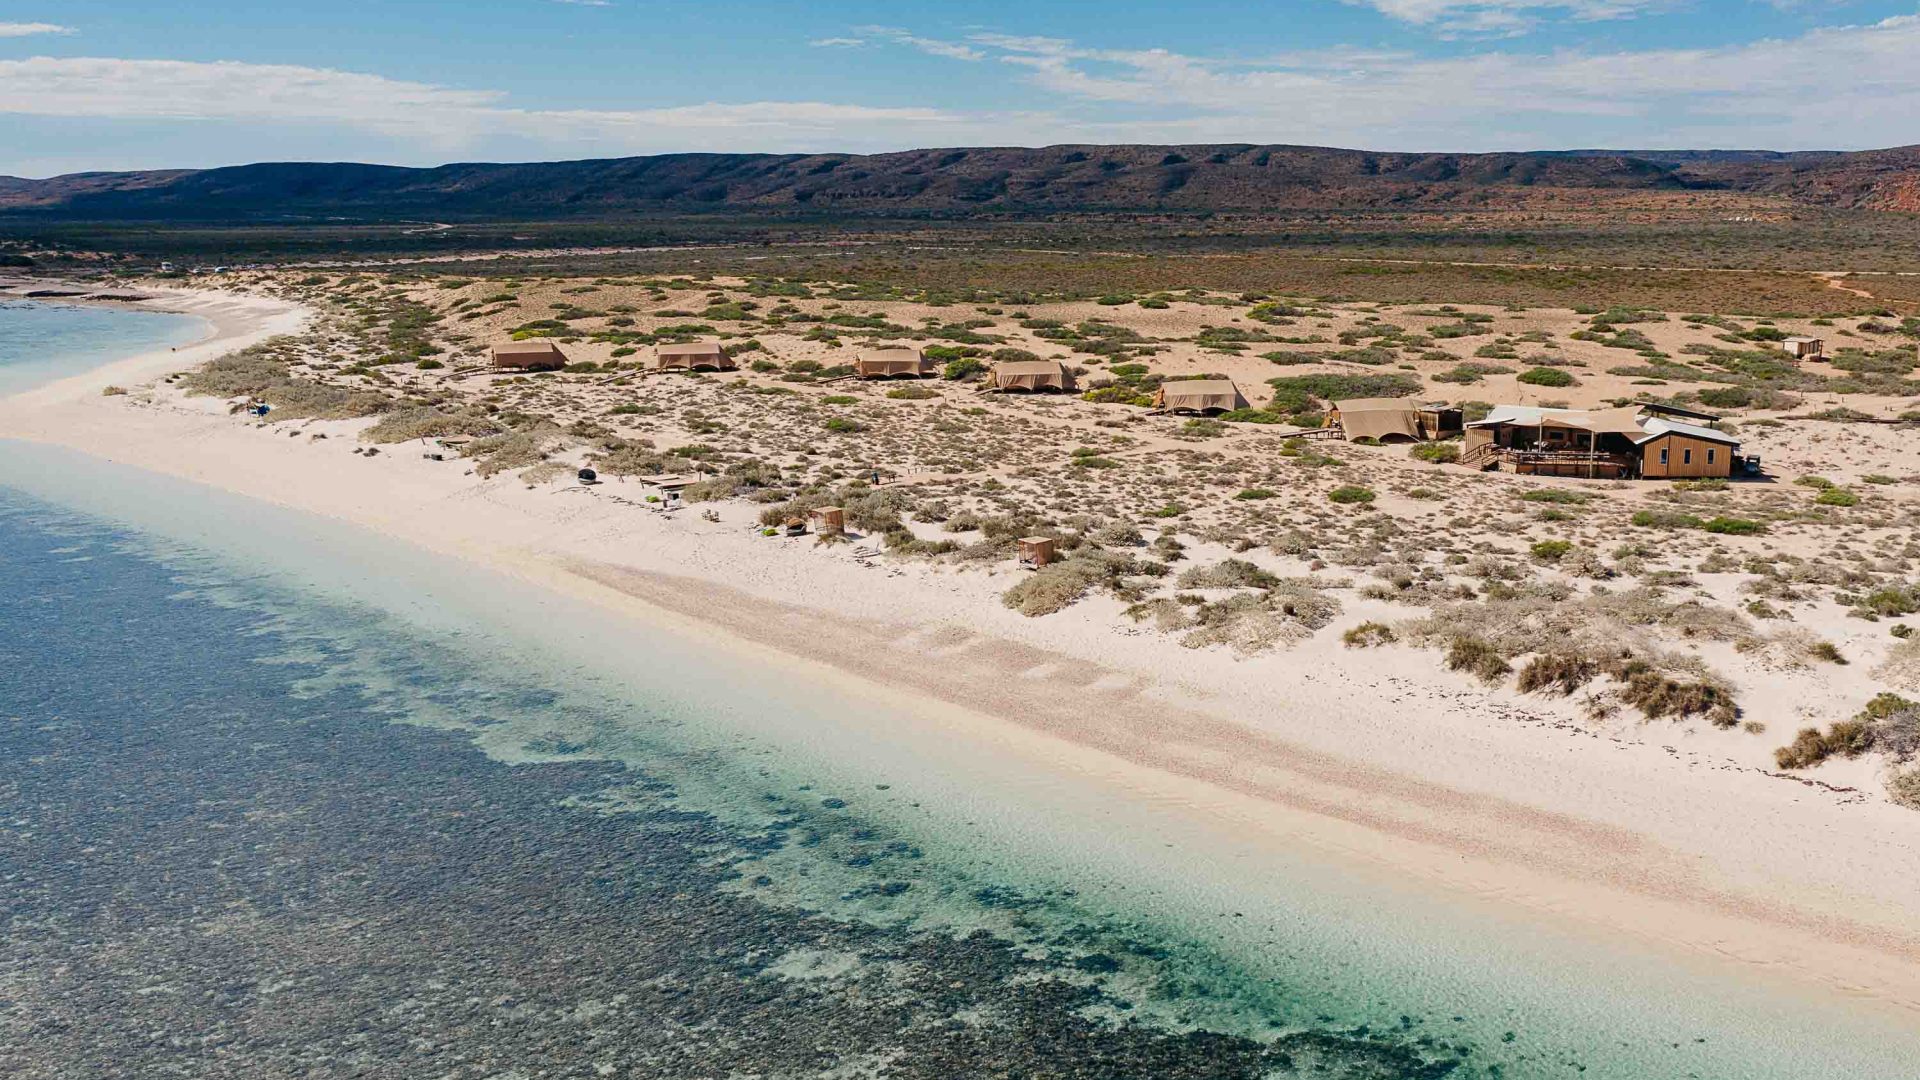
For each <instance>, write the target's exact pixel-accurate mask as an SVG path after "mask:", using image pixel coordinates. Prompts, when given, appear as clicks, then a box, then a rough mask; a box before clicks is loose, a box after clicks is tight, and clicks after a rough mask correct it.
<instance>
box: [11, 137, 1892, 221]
mask: <svg viewBox="0 0 1920 1080" xmlns="http://www.w3.org/2000/svg"><path fill="white" fill-rule="evenodd" d="M1536 189H1537V190H1544V191H1561V190H1564V191H1566V192H1569V193H1571V192H1576V191H1614V192H1618V191H1674V192H1686V191H1730V192H1744V193H1750V194H1758V195H1766V196H1775V197H1779V198H1782V199H1787V200H1792V201H1795V202H1801V203H1807V204H1812V205H1820V206H1832V207H1844V208H1854V209H1876V210H1904V211H1920V146H1909V147H1900V148H1896V149H1889V150H1869V151H1853V152H1844V151H1801V152H1791V153H1786V152H1774V151H1759V150H1649V151H1611V150H1568V151H1538V152H1517V153H1486V154H1447V153H1437V154H1417V153H1374V152H1370V151H1365V150H1342V149H1332V148H1326V147H1312V146H1254V145H1246V144H1228V145H1199V146H1146V145H1123V146H1099V145H1085V146H1048V147H1039V148H1024V147H971V148H950V149H929V150H910V151H902V152H898V153H888V154H662V155H655V156H651V157H629V158H607V159H597V160H585V161H558V162H536V163H524V164H497V163H463V164H453V165H441V166H437V167H434V168H406V167H401V166H394V165H366V164H357V163H351V162H281V163H263V164H256V165H236V166H230V167H224V168H215V169H172V170H160V171H150V172H125V173H76V174H72V175H69V176H57V177H52V178H50V179H45V180H24V179H18V178H13V177H0V211H6V212H16V213H32V214H36V215H43V216H57V217H62V218H92V217H97V218H128V219H146V218H153V219H210V218H226V219H232V218H247V217H268V216H281V215H311V214H333V215H350V216H387V217H391V216H400V215H408V216H422V215H446V216H462V215H468V216H516V215H526V216H549V215H570V214H595V213H619V212H634V211H643V210H671V209H683V210H684V209H721V208H737V209H743V210H745V209H762V210H801V209H811V210H819V211H844V212H853V213H871V212H885V211H901V212H944V213H953V212H960V213H967V212H986V211H1015V212H1018V211H1024V212H1033V211H1102V210H1111V211H1148V210H1165V211H1183V212H1190V211H1199V210H1338V209H1366V208H1391V207H1408V208H1419V207H1445V206H1450V205H1468V206H1471V205H1476V204H1477V203H1478V202H1480V201H1484V200H1485V199H1487V198H1489V197H1495V196H1501V195H1503V194H1504V195H1506V196H1513V195H1514V194H1515V193H1518V192H1521V191H1523V190H1528V191H1532V190H1536Z"/></svg>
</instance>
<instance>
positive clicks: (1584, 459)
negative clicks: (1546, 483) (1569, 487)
mask: <svg viewBox="0 0 1920 1080" xmlns="http://www.w3.org/2000/svg"><path fill="white" fill-rule="evenodd" d="M1460 464H1462V465H1465V466H1467V467H1468V468H1470V469H1483V470H1484V469H1492V468H1496V467H1499V466H1502V465H1504V466H1506V467H1507V468H1509V469H1512V470H1513V471H1514V472H1515V473H1518V474H1520V475H1522V476H1571V477H1582V478H1586V479H1593V480H1622V479H1625V478H1627V477H1630V476H1632V475H1633V474H1634V469H1635V466H1636V462H1635V461H1634V459H1633V458H1632V457H1630V456H1628V455H1626V454H1600V453H1588V452H1587V451H1585V450H1515V449H1512V448H1510V447H1505V446H1493V445H1484V446H1476V447H1474V448H1473V449H1472V450H1471V451H1468V452H1467V453H1465V454H1463V455H1461V457H1460Z"/></svg>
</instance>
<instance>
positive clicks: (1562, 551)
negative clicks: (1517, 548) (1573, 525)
mask: <svg viewBox="0 0 1920 1080" xmlns="http://www.w3.org/2000/svg"><path fill="white" fill-rule="evenodd" d="M1527 550H1528V551H1530V552H1531V553H1532V554H1533V557H1534V558H1535V559H1536V560H1538V561H1540V562H1559V561H1560V559H1561V557H1563V556H1564V555H1566V553H1567V552H1569V551H1572V550H1573V542H1572V541H1571V540H1542V541H1540V542H1539V543H1537V544H1535V545H1533V547H1531V548H1529V549H1527Z"/></svg>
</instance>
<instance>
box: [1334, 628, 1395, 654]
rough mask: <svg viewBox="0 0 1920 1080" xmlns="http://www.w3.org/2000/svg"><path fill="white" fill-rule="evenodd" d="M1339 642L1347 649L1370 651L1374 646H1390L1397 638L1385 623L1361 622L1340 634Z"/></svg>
mask: <svg viewBox="0 0 1920 1080" xmlns="http://www.w3.org/2000/svg"><path fill="white" fill-rule="evenodd" d="M1340 640H1341V641H1342V642H1344V643H1345V644H1346V646H1347V648H1349V649H1370V648H1373V647H1374V646H1376V645H1391V644H1393V643H1394V642H1395V641H1397V640H1399V636H1398V635H1397V634H1395V633H1394V632H1393V627H1391V626H1388V625H1387V624H1386V623H1382V622H1363V623H1361V624H1360V625H1359V626H1356V627H1353V628H1351V629H1349V630H1348V631H1347V632H1346V633H1344V634H1341V635H1340Z"/></svg>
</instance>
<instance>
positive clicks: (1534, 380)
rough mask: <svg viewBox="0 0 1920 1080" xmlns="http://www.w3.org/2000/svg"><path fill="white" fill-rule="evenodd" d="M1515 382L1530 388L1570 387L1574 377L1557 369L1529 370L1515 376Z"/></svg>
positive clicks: (1539, 368) (1540, 368) (1541, 368)
mask: <svg viewBox="0 0 1920 1080" xmlns="http://www.w3.org/2000/svg"><path fill="white" fill-rule="evenodd" d="M1516 378H1517V380H1518V381H1520V382H1523V383H1526V384H1528V385H1530V386H1572V385H1574V383H1575V382H1576V380H1575V379H1574V377H1573V376H1572V375H1570V374H1568V373H1567V372H1564V371H1561V370H1560V369H1559V368H1549V367H1537V368H1530V369H1528V370H1526V371H1523V372H1521V373H1520V374H1519V375H1518V376H1516Z"/></svg>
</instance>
